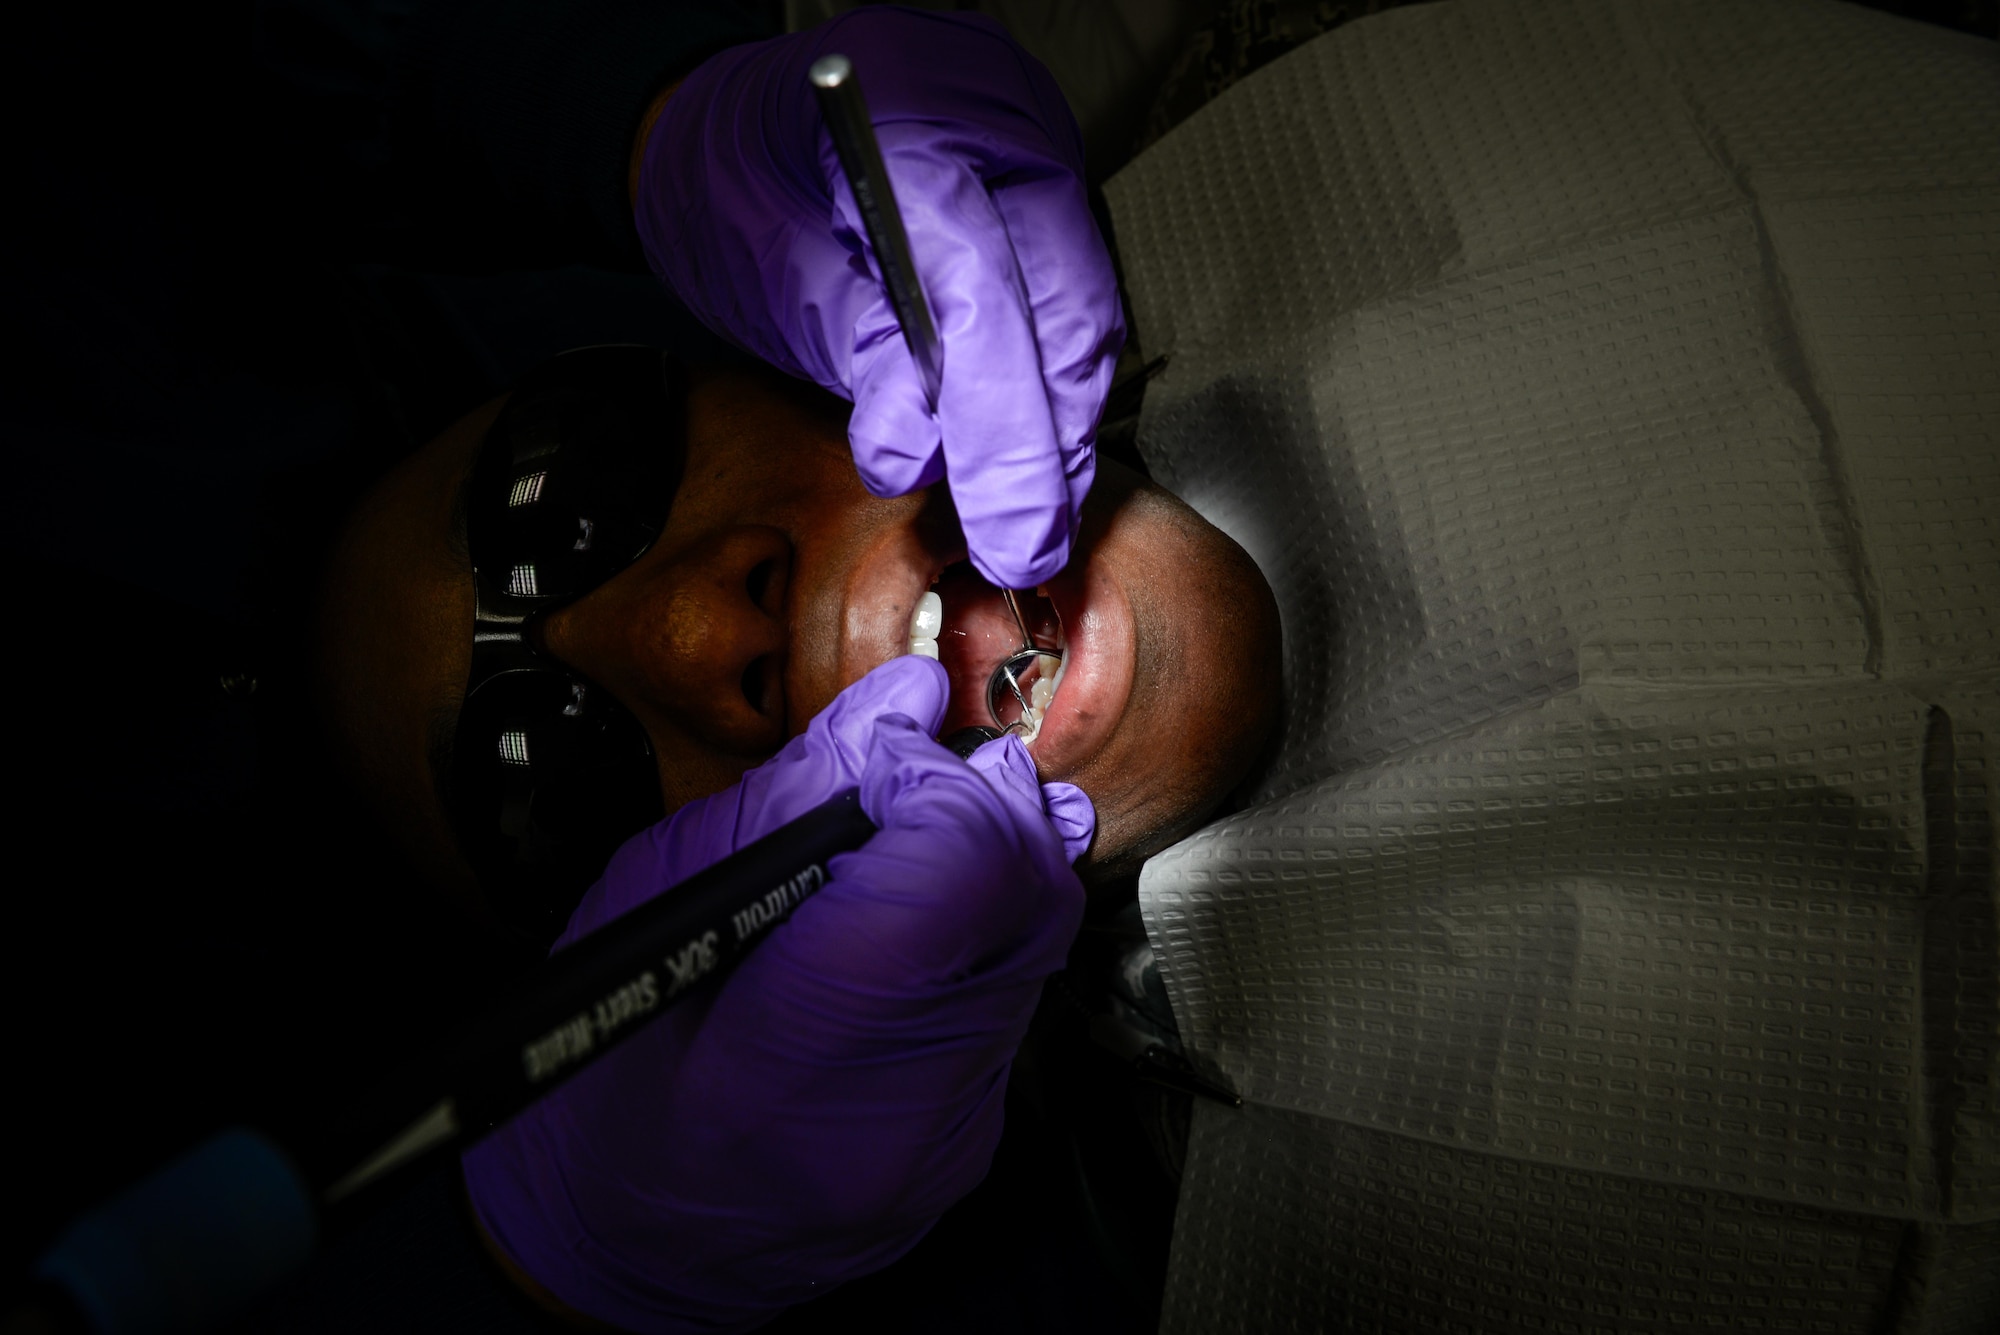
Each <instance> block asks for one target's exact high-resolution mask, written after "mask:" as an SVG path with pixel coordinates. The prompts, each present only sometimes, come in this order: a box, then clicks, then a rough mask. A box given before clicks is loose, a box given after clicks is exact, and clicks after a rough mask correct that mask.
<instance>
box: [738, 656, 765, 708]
mask: <svg viewBox="0 0 2000 1335" xmlns="http://www.w3.org/2000/svg"><path fill="white" fill-rule="evenodd" d="M770 690H771V655H769V654H759V655H758V656H757V657H755V658H753V659H751V660H750V666H748V667H746V668H744V669H743V698H744V699H745V700H748V701H749V702H750V708H752V709H754V710H756V711H757V712H758V713H759V714H766V715H768V714H769V713H770V712H771V708H770V705H771V702H770V701H769V699H767V698H766V697H767V696H768V695H769V693H770Z"/></svg>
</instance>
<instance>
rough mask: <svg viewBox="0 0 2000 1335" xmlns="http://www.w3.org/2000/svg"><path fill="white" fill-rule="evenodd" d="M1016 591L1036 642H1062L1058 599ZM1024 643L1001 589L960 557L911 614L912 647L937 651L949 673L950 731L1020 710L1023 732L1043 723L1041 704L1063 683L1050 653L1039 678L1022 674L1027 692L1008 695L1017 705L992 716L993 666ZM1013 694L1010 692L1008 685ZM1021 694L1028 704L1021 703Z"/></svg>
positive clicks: (1027, 735) (1057, 645) (1047, 645)
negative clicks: (1016, 697) (1018, 698)
mask: <svg viewBox="0 0 2000 1335" xmlns="http://www.w3.org/2000/svg"><path fill="white" fill-rule="evenodd" d="M1017 596H1018V598H1019V601H1020V605H1021V612H1022V614H1023V616H1025V617H1026V619H1027V622H1028V630H1029V633H1030V635H1031V636H1032V637H1033V639H1034V642H1035V644H1036V646H1037V647H1040V648H1044V649H1061V648H1062V647H1063V646H1064V644H1065V636H1064V633H1063V624H1062V618H1061V616H1060V615H1059V614H1058V613H1057V612H1056V609H1055V606H1054V604H1052V603H1051V602H1050V601H1049V600H1048V599H1047V598H1046V597H1045V596H1042V595H1040V594H1036V593H1027V592H1022V593H1020V594H1018V595H1017ZM1022 648H1023V645H1022V643H1021V631H1020V628H1019V627H1018V626H1017V625H1016V624H1015V622H1014V617H1013V615H1012V613H1010V612H1009V611H1008V610H1007V605H1006V601H1005V600H1004V599H1003V598H1002V597H1001V596H1000V590H998V589H997V588H995V587H994V586H993V585H991V584H988V583H987V582H986V581H985V580H983V579H981V578H980V577H979V574H978V572H977V571H975V570H974V569H973V568H972V566H971V565H970V564H969V563H966V562H963V561H961V562H959V563H957V564H956V565H952V566H948V567H946V569H945V570H944V572H943V573H942V574H941V575H939V577H938V580H937V583H936V584H935V585H934V586H933V587H932V589H931V590H930V592H929V593H927V594H926V595H925V596H924V597H923V598H922V599H920V600H919V602H918V605H917V607H916V610H915V611H914V612H913V613H912V615H911V618H910V652H912V653H921V654H926V655H932V656H935V657H936V658H937V660H938V661H939V662H940V663H941V664H943V666H944V669H945V673H946V675H947V677H949V679H950V681H951V705H950V708H949V709H948V710H947V711H946V714H945V722H944V731H945V732H946V733H951V732H955V731H957V730H958V729H960V728H967V727H973V726H975V725H977V726H985V727H992V726H995V725H996V722H997V723H1006V722H1011V721H1013V719H1014V718H1015V717H1017V716H1019V717H1021V718H1022V726H1021V728H1020V729H1019V731H1021V732H1022V733H1023V734H1024V737H1023V740H1027V741H1032V740H1033V738H1034V735H1035V734H1036V733H1037V732H1039V731H1040V726H1041V719H1042V714H1043V711H1044V710H1046V709H1047V707H1048V704H1049V701H1050V699H1051V698H1052V697H1053V695H1054V693H1055V689H1056V687H1057V686H1059V685H1060V684H1061V672H1060V670H1059V669H1058V668H1057V667H1056V666H1055V663H1054V662H1053V660H1052V659H1050V658H1043V659H1042V660H1041V664H1042V665H1043V666H1044V667H1045V668H1046V672H1045V673H1044V674H1043V675H1042V677H1041V679H1040V680H1039V681H1036V680H1034V675H1035V674H1034V673H1033V672H1032V671H1031V672H1030V674H1029V677H1028V679H1025V680H1023V681H1022V683H1021V686H1022V692H1021V694H1022V700H1021V701H1012V700H1011V699H1010V703H1012V704H1013V705H1014V708H1013V709H1012V710H1010V711H1003V717H1002V718H1001V719H999V720H996V719H995V717H994V713H993V710H992V709H991V708H990V705H989V697H988V688H989V686H990V685H991V683H992V682H993V679H994V671H995V669H997V668H998V667H999V666H1000V665H1001V663H1003V662H1005V661H1006V660H1008V659H1009V658H1011V657H1012V656H1013V655H1015V654H1016V653H1018V652H1019V651H1020V650H1021V649H1022ZM1008 695H1009V696H1010V697H1011V692H1009V693H1008ZM1023 702H1024V703H1025V704H1026V705H1027V706H1028V707H1027V708H1026V709H1022V708H1020V707H1019V706H1020V704H1021V703H1023Z"/></svg>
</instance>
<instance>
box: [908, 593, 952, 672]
mask: <svg viewBox="0 0 2000 1335" xmlns="http://www.w3.org/2000/svg"><path fill="white" fill-rule="evenodd" d="M943 629H944V599H942V598H940V597H938V596H937V593H936V591H935V590H926V591H925V593H924V595H923V597H921V598H919V599H917V608H916V610H915V611H914V612H912V613H910V652H911V653H913V654H922V655H923V656H924V657H925V658H936V657H937V656H938V647H937V635H938V632H939V631H940V630H943Z"/></svg>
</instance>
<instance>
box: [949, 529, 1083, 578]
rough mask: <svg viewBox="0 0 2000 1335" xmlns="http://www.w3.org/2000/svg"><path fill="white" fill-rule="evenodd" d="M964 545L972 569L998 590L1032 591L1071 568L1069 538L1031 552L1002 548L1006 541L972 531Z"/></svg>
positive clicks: (1047, 544) (1043, 545)
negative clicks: (1063, 570)
mask: <svg viewBox="0 0 2000 1335" xmlns="http://www.w3.org/2000/svg"><path fill="white" fill-rule="evenodd" d="M965 541H966V548H967V553H966V554H967V556H968V557H970V559H971V561H972V566H973V569H975V570H977V571H978V572H979V574H980V577H981V578H982V579H984V580H985V581H986V582H987V583H989V584H992V585H994V586H995V587H996V588H1002V589H1032V588H1034V587H1036V586H1037V585H1040V584H1046V583H1047V582H1048V581H1050V580H1051V579H1054V578H1055V577H1056V576H1057V575H1058V574H1060V573H1061V572H1062V568H1063V567H1064V566H1066V565H1068V564H1069V550H1070V548H1069V539H1068V537H1066V536H1065V537H1062V538H1059V539H1053V540H1051V541H1050V542H1048V543H1045V544H1042V545H1041V547H1040V548H1039V549H1038V550H1033V551H1029V552H1021V551H1019V550H1016V549H1013V548H1011V547H1008V546H1003V545H1002V543H1003V542H1004V539H1003V538H1001V537H1000V536H999V535H995V534H988V533H980V534H975V533H973V532H972V531H971V530H970V529H968V530H967V532H966V535H965Z"/></svg>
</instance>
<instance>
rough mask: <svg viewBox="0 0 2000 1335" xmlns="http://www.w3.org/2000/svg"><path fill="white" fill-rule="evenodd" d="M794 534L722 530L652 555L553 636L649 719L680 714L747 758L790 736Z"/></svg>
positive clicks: (686, 726) (552, 627) (559, 621)
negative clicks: (660, 557)
mask: <svg viewBox="0 0 2000 1335" xmlns="http://www.w3.org/2000/svg"><path fill="white" fill-rule="evenodd" d="M791 565H792V549H791V543H790V541H789V540H788V539H787V538H786V537H785V535H784V534H783V533H781V532H779V531H778V530H776V529H771V528H763V527H753V526H747V525H746V526H740V527H734V528H729V529H725V530H722V531H721V532H718V533H715V534H712V535H710V536H709V537H707V538H705V539H703V540H701V541H700V542H698V543H696V544H695V545H694V546H693V547H691V548H687V549H684V550H681V551H678V552H676V553H675V554H674V556H673V559H671V560H670V561H665V562H655V561H647V560H645V559H643V558H642V559H641V562H640V564H639V565H638V566H636V567H634V568H633V569H632V570H630V571H627V572H625V573H624V574H622V575H620V576H618V577H617V578H616V579H614V580H612V581H611V583H610V584H607V585H606V586H604V588H602V589H599V590H597V591H596V592H595V593H593V594H591V595H590V596H589V597H587V598H585V599H584V600H583V601H582V602H580V603H577V604H575V605H573V606H571V607H569V608H565V609H563V611H562V612H561V613H558V614H556V616H555V617H552V618H551V619H550V623H549V625H548V627H547V628H546V629H545V631H544V643H545V644H546V645H547V647H548V648H549V649H550V650H551V651H552V652H554V653H555V654H557V656H559V657H561V658H563V659H565V660H566V661H568V662H570V663H571V664H572V665H573V666H575V667H577V668H579V669H581V670H582V671H584V672H586V673H588V674H589V675H591V676H593V677H595V678H596V679H597V680H598V681H600V682H602V683H603V684H604V685H605V686H607V687H609V688H610V689H611V691H612V692H613V693H614V694H615V695H617V696H618V697H619V698H620V699H622V700H624V701H625V703H626V705H627V706H628V707H630V708H632V709H633V710H634V712H635V713H637V714H639V715H640V716H641V718H642V719H643V718H644V717H645V716H646V715H648V714H653V713H664V714H667V715H671V716H672V717H673V718H674V719H675V721H676V722H678V724H679V725H680V727H681V728H682V729H683V730H685V731H687V732H689V733H691V734H693V736H694V737H696V738H697V739H699V740H700V741H703V742H706V743H707V744H709V745H711V746H714V747H717V748H719V749H721V750H724V751H727V752H731V753H734V754H738V755H744V756H760V755H763V754H766V753H769V752H771V751H774V750H776V749H777V748H778V747H779V746H781V745H783V744H784V740H785V691H784V668H785V652H786V646H787V641H788V638H789V636H788V632H787V628H786V621H785V596H786V589H787V587H788V585H789V583H790V580H791Z"/></svg>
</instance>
